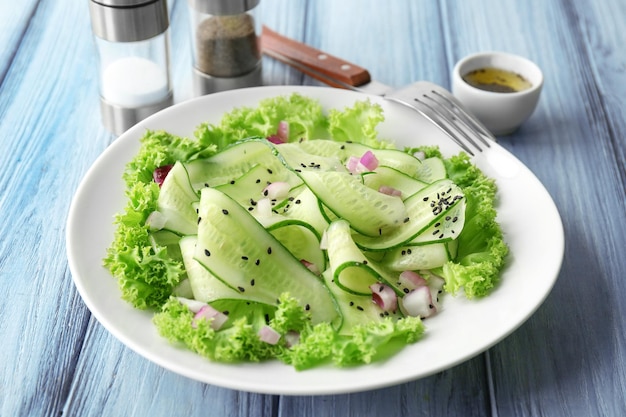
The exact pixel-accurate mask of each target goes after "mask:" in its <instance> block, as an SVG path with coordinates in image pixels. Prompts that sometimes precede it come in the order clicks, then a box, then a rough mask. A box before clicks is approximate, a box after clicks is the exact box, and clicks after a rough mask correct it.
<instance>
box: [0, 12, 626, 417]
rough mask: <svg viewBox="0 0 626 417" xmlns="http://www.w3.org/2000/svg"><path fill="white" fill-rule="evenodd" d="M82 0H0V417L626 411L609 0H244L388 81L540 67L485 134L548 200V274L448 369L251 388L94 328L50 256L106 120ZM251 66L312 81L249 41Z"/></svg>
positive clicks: (619, 57) (182, 29)
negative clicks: (518, 64) (500, 133)
mask: <svg viewBox="0 0 626 417" xmlns="http://www.w3.org/2000/svg"><path fill="white" fill-rule="evenodd" d="M87 4H88V2H87V0H82V1H70V0H54V1H53V0H21V1H9V0H2V1H1V2H0V167H2V169H1V174H0V213H1V219H2V221H1V222H0V236H2V239H1V241H0V242H1V243H0V288H1V293H2V294H3V296H4V300H3V302H2V303H0V323H1V324H0V343H1V346H2V355H1V357H2V359H0V415H1V416H6V417H9V416H43V415H46V416H61V415H63V416H91V415H93V416H151V417H159V416H174V415H181V416H186V417H191V416H283V417H286V416H289V417H291V416H388V417H391V416H409V415H411V416H412V415H416V416H417V415H423V416H426V415H428V416H431V415H446V416H484V415H494V416H496V415H500V416H531V415H534V416H538V415H541V416H551V417H553V416H624V415H626V402H625V399H624V397H626V318H625V317H626V303H625V302H624V300H626V261H625V257H624V250H625V248H626V233H625V231H626V227H625V226H624V219H625V217H626V193H625V188H626V49H625V48H624V44H625V43H626V34H625V33H626V32H624V21H625V18H626V2H624V1H623V0H603V1H594V2H586V1H583V0H575V1H557V0H549V1H543V0H529V1H524V2H518V1H513V0H482V1H462V0H442V1H440V2H436V1H428V0H422V1H409V0H393V1H387V2H381V1H374V0H344V1H333V0H318V1H304V0H302V1H300V0H262V1H261V5H260V6H259V8H258V13H259V14H258V19H259V20H260V21H262V22H263V23H265V24H267V25H268V26H270V27H272V28H273V29H274V30H276V31H278V32H280V33H283V34H285V35H287V36H289V37H292V38H295V39H298V40H301V41H304V42H306V43H308V44H310V45H312V46H315V47H317V48H319V49H322V50H325V51H326V52H329V53H331V54H333V55H336V56H340V57H343V58H345V59H348V60H351V61H353V62H355V63H358V64H360V65H361V66H363V67H366V68H368V69H369V70H370V72H371V74H372V75H373V76H374V77H375V78H376V79H378V80H379V81H382V82H385V83H387V84H390V85H394V86H403V85H405V84H408V83H410V82H413V81H417V80H429V81H432V82H435V83H438V84H440V85H443V86H445V87H449V85H450V84H449V83H450V81H449V80H450V71H451V69H452V67H453V65H454V63H455V62H456V61H457V60H459V59H460V58H462V57H463V56H465V55H467V54H469V53H472V52H477V51H485V50H503V51H508V52H513V53H517V54H520V55H524V56H526V57H528V58H530V59H531V60H533V61H535V62H536V63H537V64H538V65H539V66H540V67H541V68H542V69H543V71H544V75H545V86H544V91H543V94H542V97H541V100H540V103H539V106H538V108H537V110H536V112H535V114H534V115H533V116H532V117H531V119H530V120H528V121H527V122H526V123H525V124H524V125H523V126H522V128H521V129H520V130H518V131H517V132H516V133H514V134H513V135H511V136H508V137H502V138H499V142H500V143H501V144H502V145H503V146H504V147H505V148H507V149H508V150H510V151H511V152H512V153H513V154H515V155H516V156H517V157H518V158H519V159H520V160H521V161H522V162H524V163H525V164H526V165H527V166H528V167H529V168H530V169H531V170H532V171H533V172H534V173H535V174H536V175H537V177H538V178H539V179H540V180H541V181H542V182H543V184H544V185H545V186H546V188H547V190H548V191H549V192H550V194H551V195H552V197H553V199H554V200H555V202H556V205H557V206H558V209H559V211H560V214H561V216H562V218H563V223H564V228H565V239H566V250H565V258H564V263H563V267H562V270H561V273H560V276H559V279H558V281H557V283H556V285H555V287H554V289H553V291H552V292H551V294H550V295H549V297H548V298H547V300H546V301H545V303H544V304H543V305H542V306H541V307H540V308H539V310H538V311H537V312H536V314H534V315H533V316H532V317H531V318H530V319H529V320H528V321H527V322H526V323H525V324H524V325H522V326H521V327H520V328H519V329H518V330H517V331H515V332H514V333H513V334H512V335H510V336H509V337H507V338H506V339H505V340H503V341H502V342H500V343H499V344H497V345H496V346H494V347H493V348H491V349H490V350H489V351H488V352H486V353H484V354H481V355H479V356H477V357H475V358H473V359H471V360H469V361H467V362H465V363H463V364H460V365H458V366H455V367H453V368H452V369H449V370H446V371H443V372H441V373H438V374H435V375H432V376H430V377H427V378H424V379H421V380H417V381H413V382H409V383H405V384H403V385H399V386H394V387H389V388H386V389H381V390H376V391H372V392H365V393H356V394H349V395H329V396H315V397H307V396H274V395H262V394H250V393H245V392H238V391H233V390H229V389H225V388H220V387H215V386H210V385H206V384H203V383H200V382H196V381H193V380H190V379H187V378H185V377H182V376H179V375H177V374H174V373H172V372H169V371H167V370H164V369H162V368H160V367H159V366H157V365H154V364H153V363H152V362H150V361H148V360H146V359H144V358H143V357H141V356H139V355H137V354H136V353H134V352H133V351H131V350H130V349H128V348H126V347H125V346H124V345H122V344H121V343H120V342H118V341H117V340H116V339H115V338H114V337H113V336H111V335H110V334H109V333H108V332H107V331H106V330H105V329H104V328H103V327H102V326H101V325H100V324H99V323H98V322H97V321H96V320H95V319H94V318H93V317H92V316H91V315H90V312H89V310H88V309H87V308H86V307H85V305H84V304H83V302H82V300H81V298H80V296H79V294H78V293H77V291H76V289H75V287H74V284H73V283H72V277H71V273H70V271H69V268H68V263H67V258H66V254H65V253H66V252H65V249H66V248H65V238H64V236H65V222H66V218H67V212H68V208H69V205H70V201H71V198H72V196H73V193H74V191H75V190H76V187H77V186H78V184H79V182H80V180H81V178H82V177H83V175H84V174H85V172H86V171H87V169H88V168H89V166H90V165H91V163H92V162H93V161H94V160H95V158H96V157H97V156H98V155H99V154H100V153H101V152H102V151H103V150H104V149H105V148H106V147H107V146H108V145H109V144H110V143H111V142H112V141H114V140H115V138H114V137H113V136H112V135H111V134H109V133H108V132H107V131H106V130H105V129H104V128H103V127H102V124H101V121H100V114H99V107H98V92H97V91H98V88H97V67H96V50H95V47H94V43H93V38H92V32H91V26H90V21H89V13H88V7H87ZM171 6H172V7H171V33H170V34H171V45H172V55H171V56H172V74H173V80H174V87H175V92H176V97H175V98H176V101H181V100H184V99H185V98H187V97H188V94H189V84H190V74H191V73H190V62H191V58H190V48H189V37H188V27H187V24H188V20H187V4H186V2H185V1H182V0H178V1H175V2H174V3H172V4H171ZM264 82H265V84H273V85H282V84H305V85H311V84H312V85H316V84H317V82H316V81H314V80H312V79H310V78H308V77H306V76H303V75H302V74H300V73H299V72H297V71H295V70H293V69H291V68H289V67H287V66H285V65H283V64H280V63H277V62H274V61H271V60H270V59H268V58H266V59H265V61H264Z"/></svg>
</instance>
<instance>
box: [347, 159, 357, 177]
mask: <svg viewBox="0 0 626 417" xmlns="http://www.w3.org/2000/svg"><path fill="white" fill-rule="evenodd" d="M358 165H359V158H357V157H356V156H351V157H349V158H348V160H347V161H346V168H347V169H348V171H350V172H351V173H353V174H356V173H357V166H358Z"/></svg>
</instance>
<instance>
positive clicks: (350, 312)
mask: <svg viewBox="0 0 626 417" xmlns="http://www.w3.org/2000/svg"><path fill="white" fill-rule="evenodd" d="M323 277H324V280H325V281H326V286H327V287H328V288H329V289H330V291H331V292H332V293H333V294H334V296H335V299H336V300H337V304H338V306H339V312H340V313H339V314H340V316H341V318H340V320H339V323H338V324H337V332H338V333H339V334H340V335H343V336H350V335H351V334H352V330H353V329H354V327H355V326H358V325H364V324H368V323H371V322H377V321H381V320H384V319H385V318H386V317H392V318H396V319H397V318H400V317H402V315H401V313H400V310H397V311H396V312H394V313H391V312H384V311H383V310H382V309H381V308H380V307H378V305H376V304H375V303H374V302H373V301H372V294H371V293H370V294H367V295H354V294H350V293H349V292H346V291H344V290H343V289H342V288H340V287H339V286H338V285H337V284H336V283H335V282H334V281H333V275H332V273H331V272H330V270H327V271H326V272H325V273H324V274H323Z"/></svg>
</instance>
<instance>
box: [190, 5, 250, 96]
mask: <svg viewBox="0 0 626 417" xmlns="http://www.w3.org/2000/svg"><path fill="white" fill-rule="evenodd" d="M258 4H259V0H188V6H189V17H190V19H191V23H190V28H191V29H192V33H191V43H192V48H193V53H192V57H193V88H194V94H195V95H204V94H208V93H213V92H217V91H224V90H230V89H234V88H241V87H253V86H257V85H261V84H262V68H261V51H260V44H259V38H258V33H257V30H258V28H257V27H256V24H255V20H254V14H255V8H256V6H257V5H258Z"/></svg>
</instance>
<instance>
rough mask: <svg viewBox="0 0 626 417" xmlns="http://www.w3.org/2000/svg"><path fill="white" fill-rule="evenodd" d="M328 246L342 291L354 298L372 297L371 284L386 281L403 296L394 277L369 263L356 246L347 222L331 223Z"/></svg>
mask: <svg viewBox="0 0 626 417" xmlns="http://www.w3.org/2000/svg"><path fill="white" fill-rule="evenodd" d="M326 244H327V246H328V262H329V266H330V269H331V271H332V274H333V280H334V282H335V284H336V285H337V286H338V287H339V288H341V289H342V290H344V291H346V292H349V293H351V294H354V295H371V294H372V291H371V290H370V285H372V284H375V283H377V282H384V283H385V284H388V285H389V286H391V287H392V288H394V289H396V291H397V292H398V293H399V294H400V290H399V289H397V288H396V282H395V281H396V279H395V277H394V276H393V275H392V274H389V273H388V271H385V270H384V269H383V268H382V267H380V266H379V265H377V264H376V263H375V262H372V261H371V260H369V259H368V258H367V257H366V256H365V255H364V254H363V252H361V251H360V250H359V248H358V247H357V246H356V244H355V243H354V241H353V240H352V236H351V230H350V224H349V223H348V222H347V221H346V220H343V219H340V220H337V221H334V222H332V223H331V225H330V226H329V227H328V230H327V231H326Z"/></svg>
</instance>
